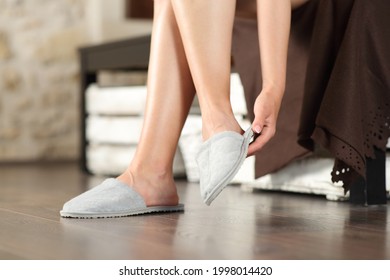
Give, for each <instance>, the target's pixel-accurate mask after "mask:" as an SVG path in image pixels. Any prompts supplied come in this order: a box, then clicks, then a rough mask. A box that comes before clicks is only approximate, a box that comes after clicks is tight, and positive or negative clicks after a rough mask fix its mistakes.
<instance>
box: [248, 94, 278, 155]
mask: <svg viewBox="0 0 390 280" xmlns="http://www.w3.org/2000/svg"><path fill="white" fill-rule="evenodd" d="M282 96H283V91H282V92H281V91H280V90H265V89H263V90H262V91H261V93H260V94H259V96H258V97H257V98H256V102H255V106H254V113H255V119H254V121H253V123H252V129H253V131H254V132H255V141H254V142H252V143H251V144H250V145H249V149H248V156H251V155H253V154H255V153H256V152H258V151H260V150H261V148H263V146H264V145H265V144H266V143H267V142H268V141H269V140H270V139H271V138H272V137H273V136H274V135H275V132H276V120H277V118H278V114H279V109H280V104H281V101H282Z"/></svg>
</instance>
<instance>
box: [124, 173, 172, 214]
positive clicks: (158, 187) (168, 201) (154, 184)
mask: <svg viewBox="0 0 390 280" xmlns="http://www.w3.org/2000/svg"><path fill="white" fill-rule="evenodd" d="M117 179H118V180H119V181H121V182H123V183H125V184H127V185H128V186H131V187H132V188H133V189H134V190H135V191H136V192H138V193H139V194H140V195H141V196H142V198H143V199H144V201H145V203H146V205H147V206H171V205H172V206H174V205H177V204H178V202H179V197H178V195H177V190H176V184H175V181H174V180H173V177H172V175H168V174H156V173H150V174H142V172H137V171H135V170H131V168H128V169H127V170H126V171H125V172H123V173H122V174H121V175H120V176H118V177H117Z"/></svg>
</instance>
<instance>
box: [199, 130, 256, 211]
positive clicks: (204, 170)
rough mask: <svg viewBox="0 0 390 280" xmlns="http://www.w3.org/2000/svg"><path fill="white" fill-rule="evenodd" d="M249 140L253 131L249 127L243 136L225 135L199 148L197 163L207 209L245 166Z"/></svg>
mask: <svg viewBox="0 0 390 280" xmlns="http://www.w3.org/2000/svg"><path fill="white" fill-rule="evenodd" d="M252 136H253V131H252V128H251V127H249V128H248V129H247V130H246V131H245V133H244V135H241V134H239V133H237V132H233V131H225V132H221V133H218V134H216V135H214V136H213V137H211V138H210V139H208V140H207V141H205V142H204V143H203V144H202V146H201V147H200V150H199V152H198V155H197V158H196V161H197V164H198V168H199V179H200V192H201V196H202V198H203V201H204V203H206V204H207V205H210V204H211V202H213V200H214V199H215V198H216V197H217V196H218V195H219V194H220V193H221V191H222V190H223V189H224V188H225V187H226V186H227V185H228V184H229V183H230V181H231V180H233V178H234V176H235V175H236V174H237V172H238V171H239V170H240V168H241V166H242V164H243V163H244V160H245V158H246V156H247V153H248V146H249V143H250V140H251V138H252Z"/></svg>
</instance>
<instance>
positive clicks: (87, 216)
mask: <svg viewBox="0 0 390 280" xmlns="http://www.w3.org/2000/svg"><path fill="white" fill-rule="evenodd" d="M183 211H184V205H183V204H178V205H176V206H151V207H147V208H142V209H134V210H130V211H126V212H120V213H69V212H65V211H60V215H61V217H62V218H75V219H101V218H121V217H129V216H137V215H145V214H152V213H169V212H183Z"/></svg>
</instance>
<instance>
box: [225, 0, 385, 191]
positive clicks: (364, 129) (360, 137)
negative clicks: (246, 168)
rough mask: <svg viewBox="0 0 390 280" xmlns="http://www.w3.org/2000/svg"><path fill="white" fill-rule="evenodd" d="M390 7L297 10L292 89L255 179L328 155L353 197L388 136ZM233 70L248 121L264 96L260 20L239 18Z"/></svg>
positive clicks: (348, 0) (373, 0) (330, 0)
mask: <svg viewBox="0 0 390 280" xmlns="http://www.w3.org/2000/svg"><path fill="white" fill-rule="evenodd" d="M389 27H390V1H388V0H318V1H316V0H311V1H309V2H308V3H307V4H305V5H304V6H302V7H300V8H298V9H297V10H295V11H293V15H292V24H291V36H290V43H289V53H288V65H287V83H286V92H285V97H284V100H283V102H282V106H281V110H280V114H279V119H278V123H277V132H276V135H275V137H274V138H273V139H272V140H271V141H270V142H269V143H268V144H267V145H266V146H265V148H264V149H263V150H262V151H260V152H259V153H258V154H256V177H260V176H262V175H264V174H267V173H270V172H274V171H276V170H278V169H280V168H281V167H283V166H285V165H286V164H288V163H290V162H291V161H293V160H295V159H297V158H301V157H304V156H307V155H311V154H312V153H313V152H314V151H316V150H317V148H319V147H320V148H321V149H325V150H326V151H328V152H329V154H330V155H331V156H332V157H334V158H335V165H334V169H333V171H332V173H331V176H332V180H333V181H334V182H337V181H342V182H343V183H344V187H345V189H346V190H348V188H349V186H350V185H351V184H352V183H353V182H354V181H355V179H357V178H359V177H363V178H365V170H366V159H367V158H373V157H374V149H375V148H378V149H381V150H385V149H386V143H387V139H388V138H389V136H390V28H389ZM232 51H233V58H234V69H235V71H237V72H238V73H239V74H240V76H241V79H242V83H243V86H244V90H245V95H246V101H247V104H248V111H249V112H250V114H249V117H250V119H252V120H253V117H254V116H253V113H252V108H253V105H254V101H255V99H256V97H257V95H258V94H259V92H260V91H261V69H260V55H259V47H258V37H257V23H256V21H255V20H248V19H236V21H235V25H234V32H233V48H232Z"/></svg>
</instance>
